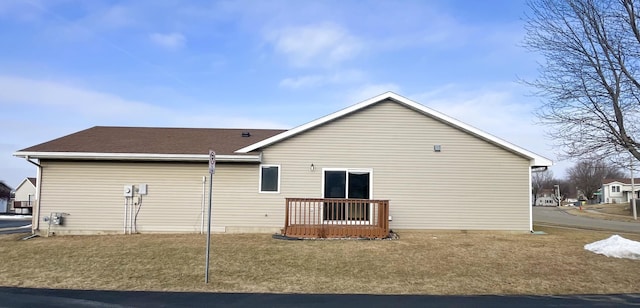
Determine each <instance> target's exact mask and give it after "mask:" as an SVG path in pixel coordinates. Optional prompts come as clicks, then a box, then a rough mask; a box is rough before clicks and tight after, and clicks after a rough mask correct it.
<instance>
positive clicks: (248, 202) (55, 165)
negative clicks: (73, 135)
mask: <svg viewBox="0 0 640 308" xmlns="http://www.w3.org/2000/svg"><path fill="white" fill-rule="evenodd" d="M41 165H42V166H43V169H42V183H43V185H42V190H41V202H40V206H41V211H40V212H41V215H40V221H41V224H40V230H41V231H43V232H46V230H47V228H48V225H47V223H44V222H42V218H43V217H45V216H47V217H48V216H49V214H50V213H59V212H61V213H68V214H69V216H66V217H65V218H64V219H65V223H64V225H63V226H55V225H54V226H52V227H51V228H52V229H51V231H53V232H57V233H100V232H108V233H122V232H123V223H124V203H125V198H124V195H123V188H124V185H136V186H138V185H139V184H147V186H148V194H147V195H145V196H142V208H141V210H140V212H139V215H138V223H137V226H138V231H139V232H200V230H201V222H202V216H201V209H202V195H203V183H202V178H203V177H206V181H207V182H206V183H205V186H204V187H205V210H206V207H207V206H208V196H209V194H208V188H209V184H208V181H209V173H208V167H207V164H206V163H200V164H197V163H167V162H155V163H154V162H130V163H129V162H105V161H72V162H71V161H43V162H41ZM258 166H259V165H258V164H230V163H218V164H217V167H216V174H215V175H214V183H213V192H214V194H213V202H212V205H213V211H212V212H213V214H212V217H213V218H212V221H213V230H214V231H227V232H234V231H243V230H260V231H265V230H268V231H269V232H272V231H275V230H278V229H279V228H280V227H281V226H282V224H283V221H284V212H283V209H282V207H283V203H280V202H276V203H274V204H275V205H274V206H272V207H271V208H267V207H262V206H261V204H260V201H259V197H260V195H262V194H259V193H258V170H259V169H258ZM274 197H277V195H276V196H274ZM134 199H135V200H137V198H134ZM267 199H268V198H267ZM205 217H206V211H205ZM205 229H206V225H205Z"/></svg>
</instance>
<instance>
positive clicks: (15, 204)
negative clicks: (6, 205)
mask: <svg viewBox="0 0 640 308" xmlns="http://www.w3.org/2000/svg"><path fill="white" fill-rule="evenodd" d="M13 207H14V208H28V207H33V201H13Z"/></svg>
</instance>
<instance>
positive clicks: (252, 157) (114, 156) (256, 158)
mask: <svg viewBox="0 0 640 308" xmlns="http://www.w3.org/2000/svg"><path fill="white" fill-rule="evenodd" d="M13 156H16V157H23V158H26V159H27V160H28V161H29V162H31V163H32V164H36V163H35V162H33V161H30V160H29V158H31V157H33V158H37V159H77V160H131V161H182V162H207V161H209V154H208V153H207V154H150V153H149V154H147V153H88V152H20V151H19V152H15V153H13ZM216 161H218V162H247V163H259V162H262V153H260V154H244V155H243V154H235V155H216ZM36 165H37V164H36ZM37 166H39V165H37Z"/></svg>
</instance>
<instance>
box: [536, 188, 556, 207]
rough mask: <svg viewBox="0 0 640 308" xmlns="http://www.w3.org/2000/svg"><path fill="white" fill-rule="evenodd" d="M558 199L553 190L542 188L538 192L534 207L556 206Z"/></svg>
mask: <svg viewBox="0 0 640 308" xmlns="http://www.w3.org/2000/svg"><path fill="white" fill-rule="evenodd" d="M557 205H558V199H557V198H556V196H555V191H554V189H553V188H543V189H541V190H540V191H539V192H538V196H537V198H536V206H557Z"/></svg>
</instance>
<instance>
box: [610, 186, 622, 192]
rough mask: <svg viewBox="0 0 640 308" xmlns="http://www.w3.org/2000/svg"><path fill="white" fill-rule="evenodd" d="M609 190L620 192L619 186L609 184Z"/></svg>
mask: <svg viewBox="0 0 640 308" xmlns="http://www.w3.org/2000/svg"><path fill="white" fill-rule="evenodd" d="M611 192H620V186H615V185H613V186H611Z"/></svg>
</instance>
